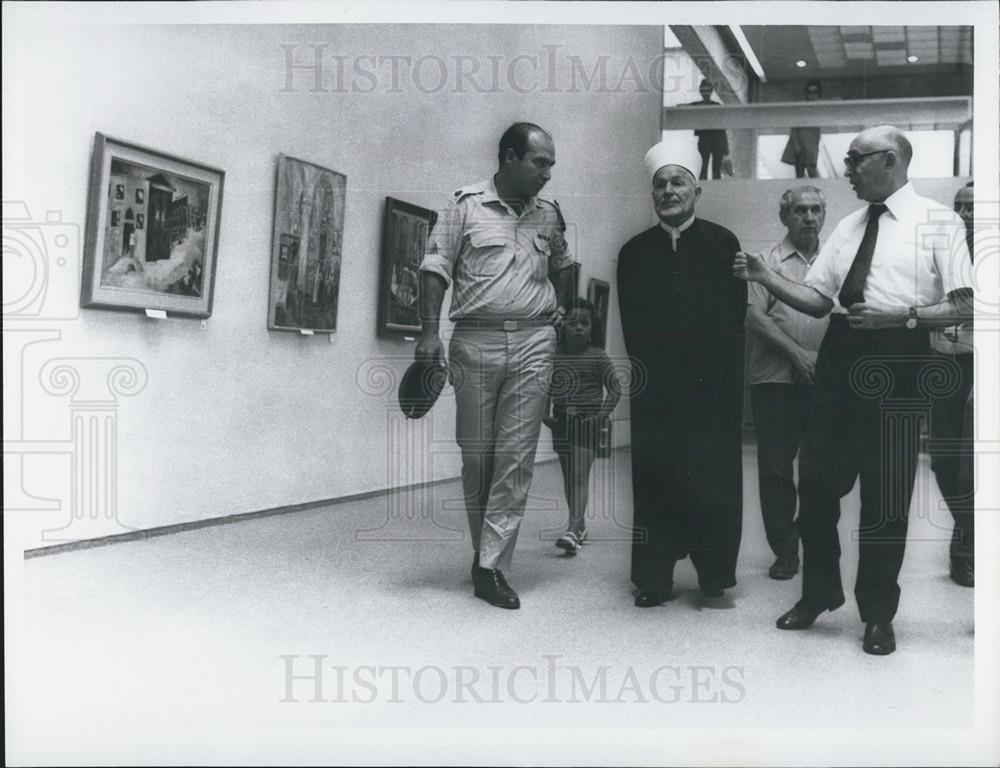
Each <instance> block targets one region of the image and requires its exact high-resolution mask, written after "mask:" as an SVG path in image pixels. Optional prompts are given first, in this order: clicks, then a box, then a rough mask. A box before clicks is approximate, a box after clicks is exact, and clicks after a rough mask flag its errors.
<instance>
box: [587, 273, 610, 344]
mask: <svg viewBox="0 0 1000 768" xmlns="http://www.w3.org/2000/svg"><path fill="white" fill-rule="evenodd" d="M587 301H589V302H590V303H591V304H593V305H594V318H593V320H594V324H593V327H592V329H591V332H590V341H591V343H592V344H593V345H594V346H595V347H600V348H601V349H607V345H608V310H609V309H610V308H611V284H610V283H608V282H607V281H606V280H599V279H598V278H596V277H592V278H590V280H589V281H588V282H587Z"/></svg>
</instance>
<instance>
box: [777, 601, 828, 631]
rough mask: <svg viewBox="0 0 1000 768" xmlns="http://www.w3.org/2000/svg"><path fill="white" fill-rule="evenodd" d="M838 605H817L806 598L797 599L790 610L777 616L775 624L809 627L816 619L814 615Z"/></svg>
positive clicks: (785, 627) (783, 626) (792, 627)
mask: <svg viewBox="0 0 1000 768" xmlns="http://www.w3.org/2000/svg"><path fill="white" fill-rule="evenodd" d="M839 607H840V604H838V605H834V606H829V605H817V604H816V603H811V602H809V601H807V600H799V602H797V603H796V604H795V607H794V608H792V610H790V611H788V613H785V614H783V615H782V616H781V617H779V618H778V621H777V622H776V623H775V626H777V627H778V629H809V627H811V626H812V625H813V622H814V621H816V617H817V616H819V615H820V614H821V613H823V611H832V610H834V609H836V608H839Z"/></svg>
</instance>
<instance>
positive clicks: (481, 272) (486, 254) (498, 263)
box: [462, 229, 514, 277]
mask: <svg viewBox="0 0 1000 768" xmlns="http://www.w3.org/2000/svg"><path fill="white" fill-rule="evenodd" d="M469 246H470V247H469V250H468V252H467V253H466V254H465V256H464V257H463V259H462V261H463V262H464V266H465V270H466V272H468V273H469V274H470V275H472V276H474V277H495V276H496V275H499V274H500V273H501V272H503V270H504V269H506V268H507V265H508V264H510V261H511V259H512V258H513V256H514V254H513V248H512V246H511V243H510V240H509V238H508V237H507V235H506V233H504V232H503V231H502V230H498V229H476V230H472V231H471V232H469Z"/></svg>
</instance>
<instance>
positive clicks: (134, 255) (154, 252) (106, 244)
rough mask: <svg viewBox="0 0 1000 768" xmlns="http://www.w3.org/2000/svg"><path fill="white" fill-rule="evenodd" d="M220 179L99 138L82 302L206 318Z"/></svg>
mask: <svg viewBox="0 0 1000 768" xmlns="http://www.w3.org/2000/svg"><path fill="white" fill-rule="evenodd" d="M224 179H225V173H224V172H223V171H221V170H219V169H218V168H212V167H210V166H207V165H203V164H201V163H196V162H193V161H191V160H185V159H183V158H180V157H175V156H173V155H168V154H166V153H163V152H158V151H156V150H153V149H148V148H146V147H141V146H139V145H137V144H131V143H128V142H124V141H119V140H118V139H112V138H110V137H108V136H105V135H104V134H101V133H98V134H97V135H96V137H95V139H94V156H93V162H92V165H91V174H90V189H89V199H88V204H87V234H86V239H85V241H84V253H83V270H82V272H83V286H82V290H81V292H80V304H81V306H83V307H95V308H104V309H124V310H129V309H131V310H144V309H157V310H165V311H167V312H168V313H171V314H175V315H187V316H191V317H209V316H210V315H211V314H212V298H213V295H214V290H215V265H216V257H217V254H218V249H219V221H220V217H221V214H222V187H223V181H224Z"/></svg>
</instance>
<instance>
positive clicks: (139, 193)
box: [135, 188, 146, 205]
mask: <svg viewBox="0 0 1000 768" xmlns="http://www.w3.org/2000/svg"><path fill="white" fill-rule="evenodd" d="M135 202H136V203H137V204H139V205H142V204H143V203H144V202H146V193H145V191H143V190H142V189H141V188H140V189H137V190H136V191H135Z"/></svg>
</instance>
